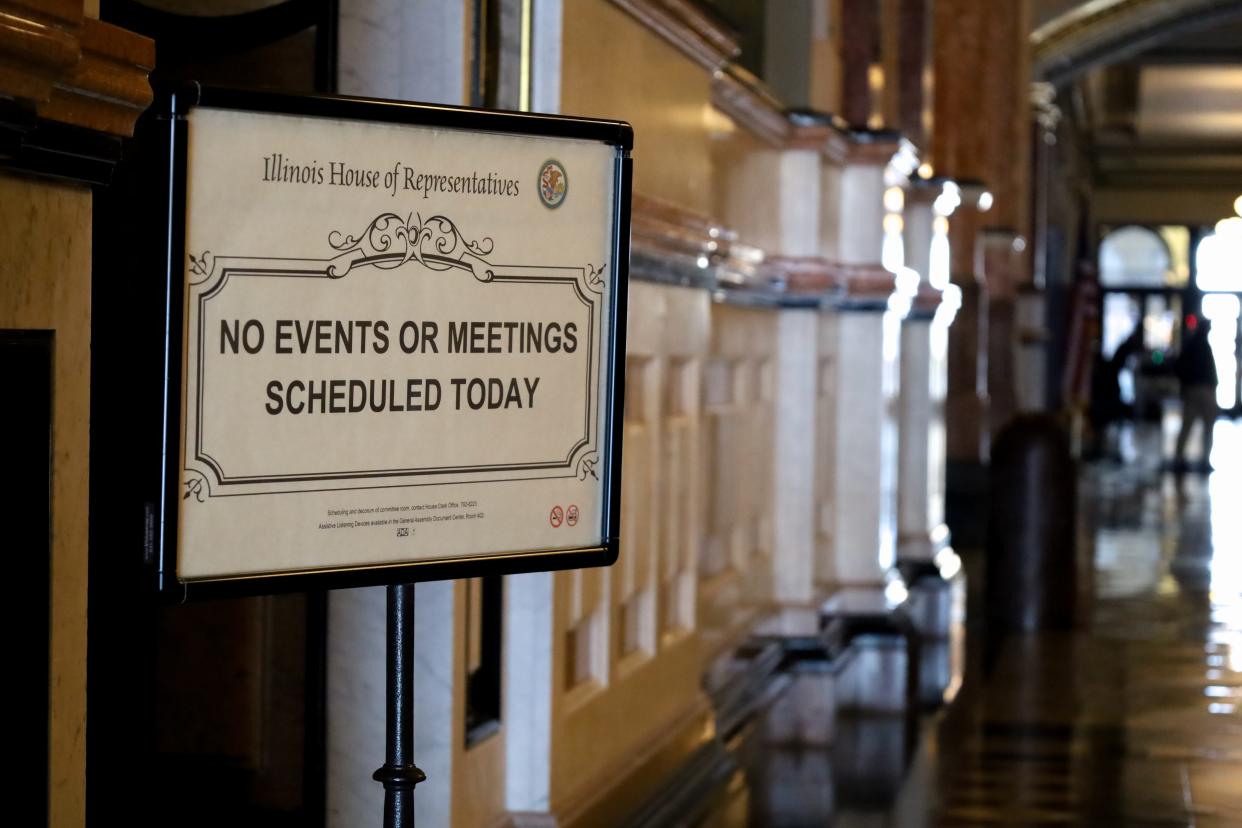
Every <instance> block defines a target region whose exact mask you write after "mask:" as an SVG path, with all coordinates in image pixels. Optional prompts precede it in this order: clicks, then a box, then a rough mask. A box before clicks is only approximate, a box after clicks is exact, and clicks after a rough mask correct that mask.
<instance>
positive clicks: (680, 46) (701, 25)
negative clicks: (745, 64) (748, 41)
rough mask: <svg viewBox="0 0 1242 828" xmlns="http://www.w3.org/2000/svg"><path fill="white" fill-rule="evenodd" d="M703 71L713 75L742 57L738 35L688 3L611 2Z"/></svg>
mask: <svg viewBox="0 0 1242 828" xmlns="http://www.w3.org/2000/svg"><path fill="white" fill-rule="evenodd" d="M612 4H613V5H614V6H617V7H619V8H621V9H624V10H625V11H626V12H628V13H629V14H630V15H631V16H633V17H634V18H635V19H636V20H638V21H639V22H640V23H642V24H643V25H644V26H646V27H647V28H648V29H650V30H651V31H652V32H654V33H655V34H657V35H659V36H660V37H661V38H663V39H664V40H666V41H668V43H669V44H671V45H672V46H674V47H675V48H676V49H677V50H678V51H680V52H681V53H682V54H684V55H685V56H686V57H688V58H690V59H691V60H693V61H694V62H695V63H697V64H699V65H700V66H702V67H703V68H705V69H708V70H710V71H713V72H714V71H716V70H717V69H721V68H723V67H724V66H725V64H727V63H728V62H729V61H730V60H732V59H734V58H736V57H737V56H738V55H739V54H741V52H742V50H741V48H740V47H739V46H738V42H737V35H736V33H734V32H733V31H732V30H731V29H729V28H728V27H726V26H725V25H724V24H722V23H721V22H720V21H718V20H716V19H715V18H713V17H711V16H710V15H708V14H707V13H705V12H704V11H703V10H702V9H701V8H699V7H698V5H696V4H695V3H692V2H689V0H612Z"/></svg>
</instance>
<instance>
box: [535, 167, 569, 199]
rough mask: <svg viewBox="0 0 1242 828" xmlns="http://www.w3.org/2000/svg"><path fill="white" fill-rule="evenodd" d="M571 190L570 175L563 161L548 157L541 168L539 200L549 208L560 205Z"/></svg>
mask: <svg viewBox="0 0 1242 828" xmlns="http://www.w3.org/2000/svg"><path fill="white" fill-rule="evenodd" d="M568 192H569V177H568V176H567V175H565V168H564V167H563V166H561V162H560V161H557V160H555V159H548V160H547V161H544V162H543V166H542V167H540V168H539V200H540V201H542V202H543V206H544V207H547V208H549V209H551V208H554V207H560V206H561V202H563V201H564V200H565V194H566V193H568Z"/></svg>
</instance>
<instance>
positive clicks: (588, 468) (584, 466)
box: [578, 451, 599, 480]
mask: <svg viewBox="0 0 1242 828" xmlns="http://www.w3.org/2000/svg"><path fill="white" fill-rule="evenodd" d="M597 466H599V452H598V451H589V452H587V453H586V454H584V455H582V457H581V458H579V459H578V479H579V480H586V479H587V475H590V476H591V477H592V478H593V479H595V480H599V473H598V472H596V467H597Z"/></svg>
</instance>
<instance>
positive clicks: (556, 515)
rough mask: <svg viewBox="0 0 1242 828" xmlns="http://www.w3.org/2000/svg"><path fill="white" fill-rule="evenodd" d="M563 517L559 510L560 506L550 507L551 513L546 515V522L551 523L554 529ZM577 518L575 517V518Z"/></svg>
mask: <svg viewBox="0 0 1242 828" xmlns="http://www.w3.org/2000/svg"><path fill="white" fill-rule="evenodd" d="M564 519H565V513H564V512H563V511H561V507H560V506H553V507H552V514H550V515H548V523H551V524H552V528H553V529H556V528H557V527H559V526H560V525H561V521H562V520H564ZM575 520H577V518H575Z"/></svg>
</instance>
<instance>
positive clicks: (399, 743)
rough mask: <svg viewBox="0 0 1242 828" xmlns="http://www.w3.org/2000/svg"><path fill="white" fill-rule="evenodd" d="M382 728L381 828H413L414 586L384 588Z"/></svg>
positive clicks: (418, 775) (416, 774)
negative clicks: (385, 672)
mask: <svg viewBox="0 0 1242 828" xmlns="http://www.w3.org/2000/svg"><path fill="white" fill-rule="evenodd" d="M387 661H388V663H387V667H388V681H387V716H386V718H387V728H388V737H387V740H386V746H385V751H384V753H385V761H384V766H383V767H382V768H380V769H379V770H377V771H376V772H375V773H374V774H372V775H371V778H372V779H374V780H375V781H376V782H382V783H383V785H384V828H414V786H415V785H417V784H418V783H419V782H422V781H424V780H425V779H426V778H427V774H425V773H423V772H422V771H421V770H419V769H418V768H417V767H416V766H415V765H414V757H413V753H414V585H413V584H390V585H389V587H388V660H387Z"/></svg>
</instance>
